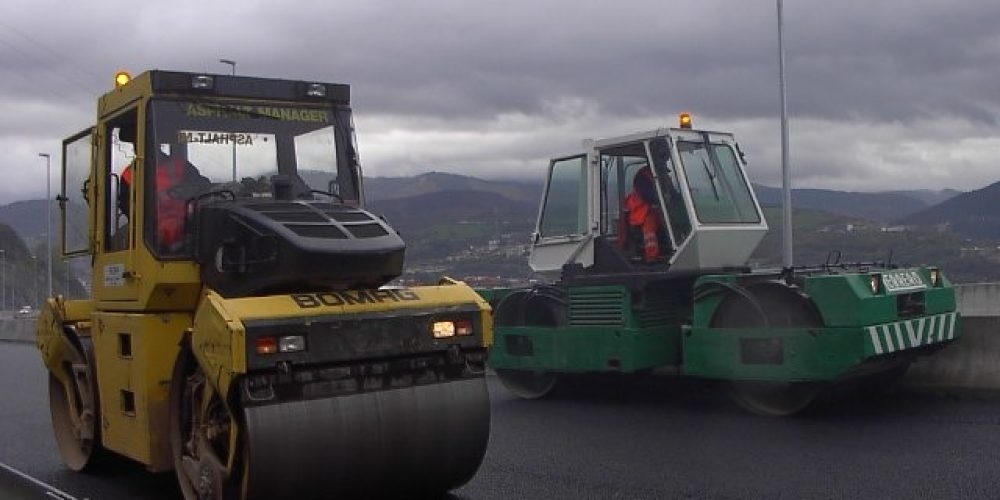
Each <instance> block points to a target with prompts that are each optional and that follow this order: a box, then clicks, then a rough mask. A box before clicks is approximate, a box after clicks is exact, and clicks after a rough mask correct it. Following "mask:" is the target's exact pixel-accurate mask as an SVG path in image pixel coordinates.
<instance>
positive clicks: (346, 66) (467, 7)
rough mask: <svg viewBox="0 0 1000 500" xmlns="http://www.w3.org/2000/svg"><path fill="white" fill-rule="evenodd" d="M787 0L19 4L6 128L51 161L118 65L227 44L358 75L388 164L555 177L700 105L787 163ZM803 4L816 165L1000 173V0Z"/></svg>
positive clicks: (232, 53)
mask: <svg viewBox="0 0 1000 500" xmlns="http://www.w3.org/2000/svg"><path fill="white" fill-rule="evenodd" d="M774 9H775V6H774V2H773V1H772V0H752V1H738V0H728V1H727V0H714V1H695V0H686V1H673V2H662V1H652V0H649V1H634V2H618V3H615V4H614V6H613V7H611V6H610V5H609V4H607V3H606V2H596V1H565V0H563V1H550V2H511V1H504V2H500V1H490V2H463V1H460V0H438V1H419V2H389V1H386V0H374V1H366V2H354V3H346V2H320V1H315V2H296V3H295V4H294V5H289V6H287V7H285V6H283V7H281V8H278V7H276V6H275V4H274V3H273V2H262V1H253V0H251V1H243V2H238V3H237V2H211V3H210V2H188V1H180V2H170V3H165V2H164V3H146V4H142V5H141V6H137V4H135V3H126V2H106V1H95V2H86V3H80V2H76V3H69V2H55V1H52V0H42V1H40V2H33V3H31V4H25V5H23V6H21V7H19V8H18V9H16V10H11V12H10V13H9V15H7V16H5V18H4V19H3V20H0V68H2V70H3V74H4V75H5V77H4V78H3V79H0V104H2V105H3V108H4V109H5V110H6V112H5V113H3V118H2V119H0V147H4V148H5V151H10V152H16V154H18V155H25V156H24V157H8V158H7V161H8V162H12V163H11V164H12V165H13V166H14V168H15V169H17V170H19V171H27V172H32V170H25V169H27V168H28V166H29V165H31V164H32V163H33V162H36V161H37V157H36V156H35V155H36V153H37V151H40V150H49V151H51V150H58V147H59V141H60V138H61V137H64V136H68V135H69V134H71V133H73V132H75V131H77V130H79V129H80V128H82V127H84V126H85V125H86V124H87V123H88V122H89V121H90V120H91V119H92V118H91V116H92V114H93V110H94V101H95V98H96V96H97V95H98V94H99V93H101V92H103V91H106V90H107V89H108V88H109V87H110V84H111V75H113V73H114V71H115V70H117V69H119V68H128V69H132V70H135V71H139V70H141V69H144V68H149V67H156V68H164V69H184V70H192V71H212V72H227V71H228V68H227V67H226V66H223V65H221V64H219V63H218V62H217V61H218V59H219V58H220V57H227V58H232V59H235V60H236V61H237V62H238V67H237V69H238V71H239V72H240V73H242V74H256V75H264V76H280V77H288V78H296V79H317V80H332V81H344V82H347V83H351V84H353V85H354V96H355V107H356V111H357V113H358V123H359V128H360V131H359V132H360V134H361V137H360V140H361V145H362V154H366V155H367V156H366V157H365V163H366V167H367V169H368V171H369V172H370V173H373V174H377V175H394V174H402V173H417V172H420V171H426V170H431V169H437V170H451V171H459V172H465V173H469V174H473V175H479V176H485V177H504V176H524V175H531V176H534V175H537V172H538V171H539V169H540V168H541V166H542V165H543V164H544V159H545V157H547V156H549V155H551V154H556V153H559V152H563V151H565V150H566V149H567V148H574V147H576V145H578V144H579V140H580V139H582V138H583V137H588V136H590V137H593V136H600V135H616V134H621V133H627V132H631V131H634V130H638V129H648V128H653V127H655V126H663V125H671V124H672V123H673V120H674V118H673V117H674V116H675V113H676V112H678V111H680V110H690V111H692V112H694V113H695V116H696V120H697V122H696V123H697V124H706V126H707V125H708V124H712V125H714V126H715V127H714V128H727V127H728V128H733V129H734V130H737V132H738V133H740V134H741V136H742V138H741V142H742V143H743V145H744V148H745V149H746V150H747V151H749V152H750V153H752V156H753V157H754V158H755V159H756V161H755V165H757V166H759V169H758V170H757V172H758V174H756V175H762V177H763V180H764V181H776V180H777V176H776V175H774V174H773V172H775V168H774V165H776V164H777V142H776V141H777V137H778V135H777V130H776V121H775V120H774V117H775V115H776V113H777V103H778V99H777V85H776V70H777V62H776V55H775V48H776V47H775V46H776V32H775V19H774ZM785 11H786V30H787V31H786V41H787V63H788V82H789V107H790V110H791V112H792V119H793V121H792V127H793V128H792V137H793V141H797V142H795V143H793V151H794V152H795V153H796V155H797V156H796V158H798V159H800V160H802V161H803V164H802V165H798V164H797V170H796V173H795V177H796V180H797V182H798V184H799V185H814V186H816V187H839V188H849V189H866V188H867V189H878V188H879V186H882V185H886V186H889V185H891V186H892V187H893V188H908V187H912V188H923V187H934V186H937V185H939V183H944V185H943V186H941V187H946V186H955V187H962V188H967V189H968V188H975V187H979V186H981V185H984V184H986V183H990V182H993V181H995V180H997V179H996V177H997V175H996V174H994V173H992V171H991V169H990V167H991V156H995V152H996V150H995V149H991V148H995V147H996V144H995V143H994V142H992V141H991V139H990V138H991V137H995V136H997V135H998V134H997V131H998V128H1000V125H998V123H997V116H998V113H1000V85H997V83H996V82H997V81H1000V31H998V30H997V29H996V22H997V20H998V19H1000V4H998V3H996V2H993V1H987V0H978V1H973V0H967V1H961V0H957V1H950V2H939V1H931V0H917V1H912V0H884V1H880V2H865V1H860V0H851V1H839V2H826V1H820V0H808V1H807V0H801V1H795V0H791V1H788V2H786V5H785ZM945 124H947V127H950V130H942V128H943V127H944V126H945ZM957 131H961V133H957ZM870 150H875V151H879V152H880V153H878V155H875V156H874V157H873V154H872V153H871V152H870ZM888 152H893V154H891V155H890V154H888ZM903 152H905V154H904V153H903ZM990 153H994V154H992V155H991V154H990ZM900 165H906V166H907V167H908V168H913V165H916V166H918V167H919V169H918V170H919V171H920V172H931V173H933V172H937V171H938V170H941V169H943V170H944V174H942V175H939V176H937V177H934V176H931V175H930V174H928V175H922V176H916V177H915V176H913V175H907V174H908V171H907V169H906V168H901V167H900ZM16 182H24V183H27V182H28V181H26V180H25V181H16ZM16 182H15V181H14V180H12V182H10V183H6V184H7V185H6V186H4V185H0V202H3V201H9V200H11V199H14V198H17V197H23V196H26V195H29V194H37V190H33V188H27V187H25V188H23V189H21V188H19V187H18V184H17V183H16Z"/></svg>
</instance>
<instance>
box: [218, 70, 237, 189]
mask: <svg viewBox="0 0 1000 500" xmlns="http://www.w3.org/2000/svg"><path fill="white" fill-rule="evenodd" d="M219 62H220V63H222V64H228V65H229V67H230V69H232V75H233V76H236V61H234V60H232V59H219ZM233 182H236V142H235V141H234V142H233Z"/></svg>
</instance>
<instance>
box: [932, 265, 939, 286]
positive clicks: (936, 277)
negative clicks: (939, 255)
mask: <svg viewBox="0 0 1000 500" xmlns="http://www.w3.org/2000/svg"><path fill="white" fill-rule="evenodd" d="M930 272H931V286H940V285H941V270H940V269H938V268H936V267H932V268H930Z"/></svg>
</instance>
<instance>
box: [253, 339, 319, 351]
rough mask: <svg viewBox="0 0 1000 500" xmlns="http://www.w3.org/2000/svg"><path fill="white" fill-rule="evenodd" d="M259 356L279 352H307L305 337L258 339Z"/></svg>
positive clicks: (257, 349) (255, 346) (256, 349)
mask: <svg viewBox="0 0 1000 500" xmlns="http://www.w3.org/2000/svg"><path fill="white" fill-rule="evenodd" d="M254 350H255V351H257V354H260V355H264V354H274V353H277V352H302V351H304V350H306V337H305V336H304V335H283V336H281V337H272V336H268V337H257V340H255V341H254Z"/></svg>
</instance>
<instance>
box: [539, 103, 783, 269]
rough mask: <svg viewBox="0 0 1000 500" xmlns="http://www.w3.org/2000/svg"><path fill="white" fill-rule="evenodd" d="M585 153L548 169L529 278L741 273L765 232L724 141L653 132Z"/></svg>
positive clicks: (716, 135)
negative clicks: (567, 270)
mask: <svg viewBox="0 0 1000 500" xmlns="http://www.w3.org/2000/svg"><path fill="white" fill-rule="evenodd" d="M684 116H685V115H682V120H681V123H682V127H684V124H685V123H686V124H688V126H689V125H690V118H689V115H688V118H687V120H686V121H685V119H684ZM583 149H584V151H583V152H582V153H579V154H575V155H570V156H565V157H560V158H556V159H554V160H552V161H551V162H550V165H549V175H548V180H547V182H546V187H545V195H544V197H543V204H542V208H541V211H540V213H539V217H538V224H537V229H536V231H535V233H534V236H533V247H532V252H531V258H530V265H531V267H532V269H534V270H535V271H557V270H561V269H563V266H565V265H574V267H576V269H580V268H581V267H582V272H584V273H590V274H616V273H648V272H668V271H669V272H677V271H687V272H699V271H704V270H710V269H721V268H727V267H742V266H745V265H746V263H747V260H748V259H749V257H750V255H751V253H752V252H753V251H754V249H755V248H756V247H757V245H758V244H759V243H760V240H761V239H762V238H763V237H764V234H765V233H766V232H767V221H766V220H765V219H764V217H763V214H762V212H761V209H760V205H759V203H758V202H757V199H756V196H755V194H754V193H753V190H752V189H751V187H750V183H749V181H748V179H747V177H746V172H745V170H744V167H745V164H744V162H743V157H742V154H741V152H740V150H739V147H738V146H737V144H736V141H735V140H734V138H733V136H732V134H728V133H720V132H708V131H700V130H692V129H690V128H669V129H657V130H653V131H649V132H645V133H639V134H632V135H629V136H624V137H616V138H611V139H604V140H597V141H594V140H587V141H584V143H583Z"/></svg>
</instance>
